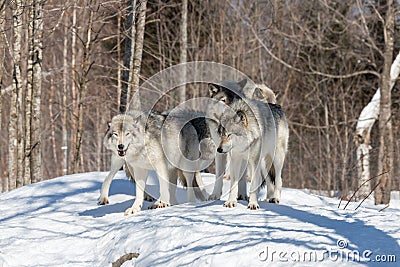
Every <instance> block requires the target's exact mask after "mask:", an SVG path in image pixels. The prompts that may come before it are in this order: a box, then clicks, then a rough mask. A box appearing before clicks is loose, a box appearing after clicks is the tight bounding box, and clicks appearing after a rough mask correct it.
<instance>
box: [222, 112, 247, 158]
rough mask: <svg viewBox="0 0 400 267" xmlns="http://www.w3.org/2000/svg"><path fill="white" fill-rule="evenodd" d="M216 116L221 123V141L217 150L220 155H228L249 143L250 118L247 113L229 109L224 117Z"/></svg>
mask: <svg viewBox="0 0 400 267" xmlns="http://www.w3.org/2000/svg"><path fill="white" fill-rule="evenodd" d="M214 116H215V117H216V118H217V119H218V121H219V125H218V128H217V133H218V136H219V137H220V140H221V141H220V144H219V146H218V148H217V152H218V153H227V152H229V151H231V150H232V149H233V148H234V147H237V148H239V147H240V146H242V145H243V144H245V143H247V142H248V141H247V139H248V137H247V132H248V131H247V127H248V118H247V115H246V113H245V112H243V111H242V110H237V111H235V110H232V109H227V110H226V111H225V112H224V113H223V114H222V115H217V114H215V115H214Z"/></svg>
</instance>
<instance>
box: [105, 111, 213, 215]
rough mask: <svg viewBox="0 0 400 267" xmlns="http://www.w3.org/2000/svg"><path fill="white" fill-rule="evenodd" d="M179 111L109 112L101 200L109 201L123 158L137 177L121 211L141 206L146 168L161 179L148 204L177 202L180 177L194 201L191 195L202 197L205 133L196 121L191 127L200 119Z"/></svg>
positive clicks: (128, 210) (171, 203)
mask: <svg viewBox="0 0 400 267" xmlns="http://www.w3.org/2000/svg"><path fill="white" fill-rule="evenodd" d="M179 115H182V116H177V115H176V114H161V113H157V112H153V111H146V112H144V111H129V112H127V113H125V114H120V115H117V116H115V117H113V119H112V121H111V126H110V129H109V131H108V132H107V135H106V137H105V144H104V145H105V146H106V147H107V148H108V149H110V150H111V151H113V156H112V164H111V165H112V167H111V171H110V174H109V175H108V176H107V177H106V179H105V180H104V182H103V185H102V189H101V195H100V200H99V203H101V204H105V203H107V201H108V191H109V187H110V184H111V180H112V177H113V176H114V174H115V172H116V171H115V169H119V168H120V166H121V162H123V161H124V162H125V163H126V165H127V167H128V168H129V171H130V172H131V173H133V176H134V177H135V181H136V199H135V201H134V203H133V205H132V207H131V208H129V209H127V210H126V211H125V215H128V214H133V213H136V212H139V211H140V210H141V208H142V205H143V200H144V188H145V184H146V179H147V175H148V172H149V171H150V170H154V171H155V172H156V173H157V176H158V179H159V184H160V198H159V199H158V200H157V201H156V203H154V204H153V205H152V206H151V208H161V207H166V206H169V205H174V204H176V203H177V200H176V195H175V194H176V184H177V178H178V177H179V178H180V180H181V181H182V184H183V185H184V186H186V187H187V192H188V201H194V199H195V195H196V196H197V197H198V198H200V199H204V197H203V196H204V192H203V190H202V189H201V187H202V180H201V176H200V174H199V173H198V170H200V169H201V168H202V167H203V166H204V165H206V164H207V163H208V162H209V161H210V160H209V159H208V157H209V155H208V154H207V153H206V152H207V151H206V152H205V153H202V151H199V147H200V148H201V147H202V146H201V145H200V143H201V141H203V142H204V139H205V138H203V136H201V134H199V129H200V127H197V128H196V127H195V126H198V124H199V123H200V122H199V121H198V120H194V121H191V120H192V119H193V118H190V117H189V112H187V113H183V112H181V113H180V114H179ZM206 147H207V146H206ZM177 148H180V149H177ZM214 150H215V146H214ZM212 157H213V156H212Z"/></svg>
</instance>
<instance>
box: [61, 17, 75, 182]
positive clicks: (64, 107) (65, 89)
mask: <svg viewBox="0 0 400 267" xmlns="http://www.w3.org/2000/svg"><path fill="white" fill-rule="evenodd" d="M68 21H69V20H68V15H67V14H66V13H65V14H64V44H63V92H62V109H61V110H62V127H61V128H62V141H61V144H62V145H61V150H62V155H63V157H62V159H63V164H62V175H66V174H67V173H68V122H67V119H68V107H67V105H68V103H67V96H68V73H69V69H68V24H69V23H68ZM72 72H73V71H72ZM72 83H74V80H72Z"/></svg>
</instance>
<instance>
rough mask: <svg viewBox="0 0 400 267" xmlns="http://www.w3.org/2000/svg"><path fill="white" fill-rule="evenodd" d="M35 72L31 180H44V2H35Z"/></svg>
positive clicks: (40, 0) (36, 0) (37, 0)
mask: <svg viewBox="0 0 400 267" xmlns="http://www.w3.org/2000/svg"><path fill="white" fill-rule="evenodd" d="M33 3H34V6H33V7H32V8H33V13H34V16H33V18H34V24H33V25H34V27H33V55H32V57H33V59H32V60H33V72H32V119H31V131H32V132H31V148H30V153H31V157H30V162H31V172H32V174H31V180H32V182H33V183H35V182H39V181H41V180H42V149H41V137H40V136H41V127H40V123H41V108H40V105H41V96H42V58H43V52H42V49H43V40H42V39H43V0H35V1H33Z"/></svg>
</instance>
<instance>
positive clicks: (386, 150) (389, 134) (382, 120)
mask: <svg viewBox="0 0 400 267" xmlns="http://www.w3.org/2000/svg"><path fill="white" fill-rule="evenodd" d="M395 5H396V2H395V1H393V0H389V1H387V10H386V16H385V19H384V21H382V23H384V27H383V31H384V34H383V35H384V42H385V51H384V54H383V59H384V66H383V71H382V76H381V101H380V110H379V162H378V173H379V174H382V175H381V176H380V179H379V181H378V182H379V185H378V187H377V188H376V190H375V195H374V196H375V204H389V202H390V192H391V189H392V188H391V186H392V179H393V177H394V171H393V163H394V151H393V148H394V139H393V129H392V110H391V105H392V97H391V89H392V88H391V87H392V86H391V83H392V80H391V75H390V69H391V66H392V59H393V50H394V21H395ZM396 78H397V77H395V79H396Z"/></svg>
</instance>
